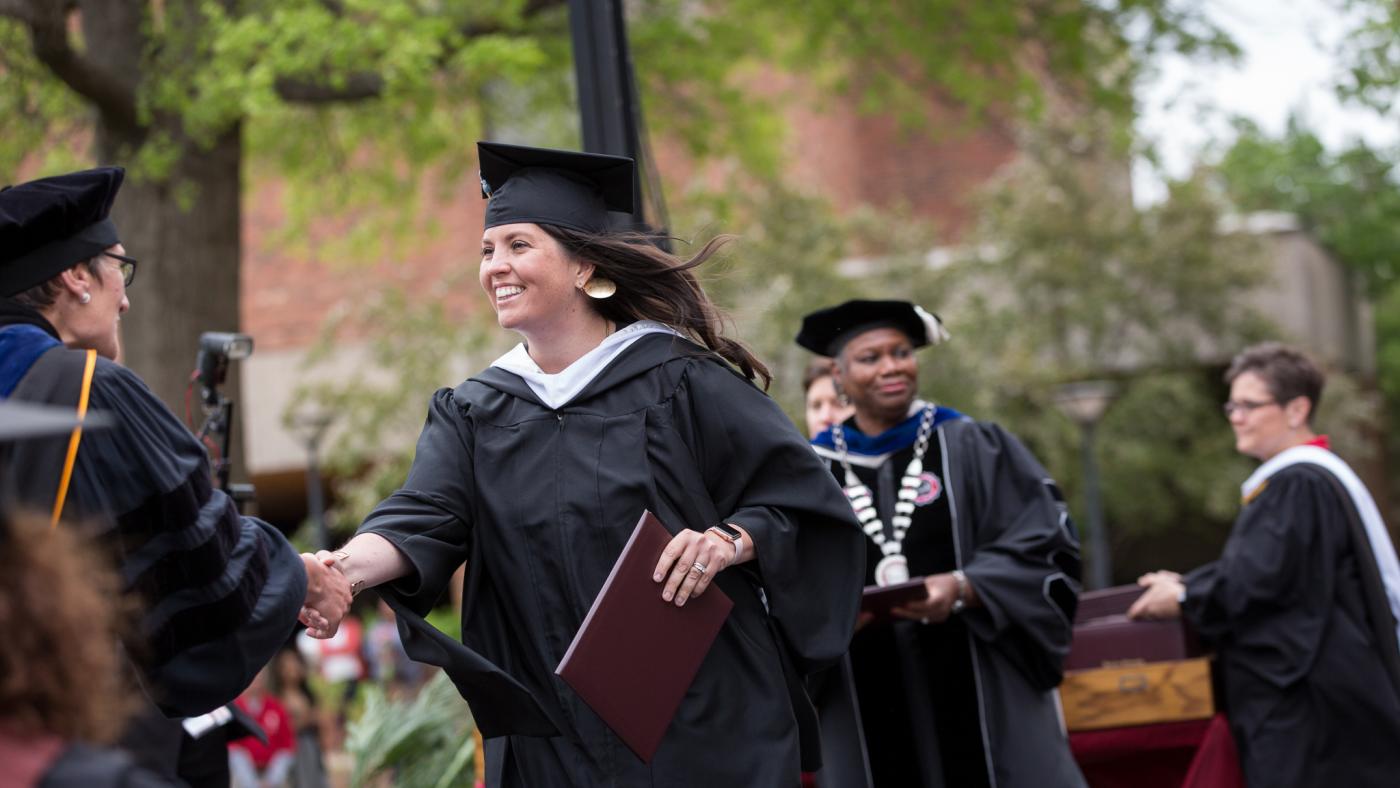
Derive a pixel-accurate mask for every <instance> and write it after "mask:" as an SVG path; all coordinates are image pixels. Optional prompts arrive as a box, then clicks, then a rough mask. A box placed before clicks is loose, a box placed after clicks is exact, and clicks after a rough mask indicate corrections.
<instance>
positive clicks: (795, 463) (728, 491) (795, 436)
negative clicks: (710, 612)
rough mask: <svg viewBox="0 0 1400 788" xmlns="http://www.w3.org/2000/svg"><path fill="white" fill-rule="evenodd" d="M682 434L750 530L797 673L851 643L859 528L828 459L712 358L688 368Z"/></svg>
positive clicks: (726, 513)
mask: <svg viewBox="0 0 1400 788" xmlns="http://www.w3.org/2000/svg"><path fill="white" fill-rule="evenodd" d="M687 382H688V388H689V397H688V398H687V400H686V403H687V405H688V407H689V411H690V412H689V414H688V418H687V419H684V420H678V421H683V424H684V426H685V428H686V429H687V430H688V432H689V435H687V436H685V437H686V439H687V443H688V444H689V445H690V447H691V450H692V451H693V452H695V455H696V462H697V465H698V467H699V468H700V469H701V472H702V473H703V475H704V477H705V485H706V487H707V490H708V492H709V494H710V497H711V498H712V499H713V502H714V505H715V510H716V512H717V514H718V515H719V516H720V517H722V518H723V519H724V520H725V521H727V522H731V523H734V524H735V525H738V526H740V527H742V528H744V529H745V530H746V531H748V533H749V535H750V536H751V537H752V538H753V541H754V545H755V553H756V556H757V557H756V561H757V569H758V575H759V577H760V580H761V584H762V588H763V591H764V594H765V597H766V599H767V601H768V605H769V612H770V613H771V615H772V617H773V620H774V621H775V622H776V624H777V626H778V629H779V631H780V632H781V633H782V634H783V636H784V639H785V640H786V641H787V644H788V646H789V647H790V649H791V654H792V656H793V657H794V658H795V660H796V662H797V665H798V668H799V670H800V671H801V672H803V673H810V672H812V671H813V670H816V669H818V668H821V667H825V666H826V665H829V664H831V663H833V662H834V661H835V660H837V659H839V658H840V656H841V655H842V654H844V653H845V652H846V650H847V648H849V646H850V640H851V635H852V633H853V632H854V627H855V620H856V615H857V613H858V612H859V610H860V595H861V590H862V587H863V584H864V579H865V535H864V533H863V532H862V531H861V530H860V527H859V525H858V524H857V522H856V519H855V515H854V513H853V512H852V510H851V505H850V504H849V503H848V502H847V501H846V497H845V495H844V494H843V493H842V492H841V488H840V487H839V486H838V485H837V484H836V481H835V479H834V478H832V476H831V472H830V471H829V470H827V468H826V465H825V463H823V462H822V461H821V459H820V458H819V457H818V456H817V455H816V453H815V452H814V451H812V447H811V446H810V445H809V444H808V443H807V441H806V440H805V439H804V438H803V437H802V435H801V434H800V433H798V431H797V428H796V427H795V426H794V425H793V423H792V421H791V420H790V419H788V417H787V415H786V414H784V413H783V412H782V410H781V409H780V408H779V407H778V405H777V404H776V403H775V402H773V400H771V399H769V398H768V396H767V395H765V394H764V393H763V392H762V391H760V390H759V389H758V388H757V387H755V386H754V385H753V384H752V383H750V382H749V381H747V380H744V379H743V378H741V377H739V376H738V375H737V374H735V373H734V372H733V371H731V370H730V369H728V368H727V367H725V366H723V365H722V364H720V363H719V362H717V361H713V360H694V361H692V362H691V363H690V365H689V369H688V371H687Z"/></svg>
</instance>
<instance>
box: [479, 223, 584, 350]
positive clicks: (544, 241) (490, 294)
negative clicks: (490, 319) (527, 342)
mask: <svg viewBox="0 0 1400 788" xmlns="http://www.w3.org/2000/svg"><path fill="white" fill-rule="evenodd" d="M480 277H481V279H480V281H481V289H482V291H483V292H485V293H486V297H487V298H488V299H489V300H490V302H491V306H492V307H494V308H495V310H496V321H497V323H499V324H500V326H501V328H508V329H511V330H513V331H519V332H521V333H522V334H525V335H526V336H527V337H528V336H529V335H530V334H531V333H532V332H537V331H541V330H544V331H550V330H552V329H551V328H550V326H552V325H554V324H556V323H557V322H558V321H559V320H560V319H561V317H563V316H566V315H568V314H570V306H571V305H576V302H577V301H578V299H580V298H585V297H584V296H583V295H582V294H581V293H580V292H579V290H578V288H577V287H576V285H575V283H576V281H577V280H578V279H579V277H580V270H579V264H578V263H576V262H574V261H573V260H572V259H571V258H569V257H568V256H567V255H566V254H565V252H564V249H563V247H561V246H560V245H559V242H558V241H555V240H554V239H553V238H551V237H550V236H549V234H548V233H546V232H545V231H544V230H543V229H542V228H541V227H539V226H538V225H534V224H524V223H522V224H507V225H501V226H499V227H490V228H487V229H486V230H485V231H484V232H483V233H482V237H481V272H480ZM585 300H586V298H585Z"/></svg>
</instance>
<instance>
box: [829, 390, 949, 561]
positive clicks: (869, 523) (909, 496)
mask: <svg viewBox="0 0 1400 788" xmlns="http://www.w3.org/2000/svg"><path fill="white" fill-rule="evenodd" d="M934 411H935V408H934V406H933V405H932V404H929V405H926V406H925V407H924V413H923V418H922V419H920V420H919V432H918V436H917V437H916V438H915V439H914V457H913V458H912V459H911V460H909V465H908V467H906V468H905V469H904V478H902V479H900V481H899V494H898V500H896V501H895V504H894V517H891V518H890V525H891V526H892V531H893V537H890V536H886V535H885V523H884V522H883V521H882V520H881V519H880V515H879V513H878V512H877V511H876V509H875V494H874V492H872V491H871V489H870V488H869V487H867V486H865V485H864V484H863V483H861V480H860V479H859V478H858V477H857V476H856V474H855V471H853V470H851V463H850V460H849V456H850V455H849V452H848V451H847V449H846V431H845V429H844V428H843V427H842V426H841V425H840V424H837V425H834V426H833V428H832V430H831V439H832V442H833V443H835V444H836V450H837V451H838V452H840V454H841V467H842V468H843V469H844V470H845V471H846V486H845V491H846V498H848V499H849V500H850V502H851V508H852V509H854V510H855V512H856V519H858V520H860V527H861V528H862V529H864V530H865V533H866V535H867V536H869V537H870V539H871V541H873V542H874V543H875V544H876V545H877V546H879V548H880V552H882V553H883V554H884V557H883V558H881V559H880V563H878V564H876V565H875V584H876V585H879V586H888V585H894V584H896V583H903V582H906V581H908V580H909V561H908V559H906V558H905V557H904V535H905V534H906V533H908V532H909V524H910V523H911V522H912V521H913V520H912V518H913V515H914V499H915V498H917V497H918V496H919V486H920V485H921V484H922V483H923V480H922V479H921V478H920V476H921V475H922V474H923V472H924V453H925V452H926V451H928V442H929V437H930V436H932V434H933V416H934Z"/></svg>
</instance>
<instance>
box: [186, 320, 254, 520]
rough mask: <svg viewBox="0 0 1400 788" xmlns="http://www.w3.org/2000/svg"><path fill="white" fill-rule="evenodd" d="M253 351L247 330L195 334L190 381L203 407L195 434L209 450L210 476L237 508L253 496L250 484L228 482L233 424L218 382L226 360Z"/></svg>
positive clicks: (229, 404)
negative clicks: (195, 352) (196, 349)
mask: <svg viewBox="0 0 1400 788" xmlns="http://www.w3.org/2000/svg"><path fill="white" fill-rule="evenodd" d="M251 355H253V338H252V337H250V336H248V335H247V334H233V333H227V332H222V331H206V332H204V333H203V334H200V335H199V353H198V355H196V356H195V370H194V373H193V374H192V375H191V376H190V378H191V379H190V385H191V386H193V385H194V384H195V383H196V382H197V383H199V390H200V392H199V393H200V402H201V403H202V405H203V409H204V424H203V426H201V427H200V428H199V431H198V432H197V433H196V435H197V436H198V437H199V440H200V442H201V443H203V444H204V446H205V448H206V449H207V450H208V451H209V454H210V462H211V463H212V465H213V471H214V478H215V479H216V480H217V482H218V485H219V489H221V490H223V491H224V492H226V493H228V494H229V495H230V496H232V497H233V499H234V501H235V502H236V503H238V504H239V508H240V509H241V508H242V505H243V504H244V503H246V502H248V501H251V500H252V498H253V486H252V485H251V484H233V485H230V484H229V479H228V477H229V468H230V465H231V463H230V460H229V448H230V444H231V434H230V432H231V431H230V427H231V426H232V425H233V401H232V400H230V399H229V398H228V397H225V396H224V395H223V393H222V392H221V391H219V386H221V385H223V384H224V382H225V381H226V380H227V379H228V365H229V362H230V361H241V360H243V359H245V358H248V357H249V356H251Z"/></svg>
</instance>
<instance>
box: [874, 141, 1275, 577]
mask: <svg viewBox="0 0 1400 788" xmlns="http://www.w3.org/2000/svg"><path fill="white" fill-rule="evenodd" d="M1033 149H1035V150H1039V151H1040V152H1041V153H1042V154H1043V155H1040V156H1037V157H1030V158H1027V159H1026V160H1025V161H1023V162H1022V163H1021V164H1020V165H1019V167H1018V168H1017V169H1015V170H1013V171H1012V172H1009V173H1007V176H1006V177H1005V178H1004V180H1003V181H1002V182H1001V183H999V184H997V185H995V186H993V188H991V189H990V190H989V192H988V193H987V194H986V195H985V197H984V200H983V209H982V224H981V225H980V227H979V228H978V231H977V232H976V234H975V235H974V236H973V237H972V238H970V239H969V241H968V243H967V244H965V245H964V247H963V249H962V250H960V251H958V252H955V253H953V254H949V255H945V256H937V255H936V256H935V259H934V262H935V263H936V266H935V267H933V268H932V269H931V268H930V265H929V260H928V259H927V258H926V259H923V260H917V259H914V258H912V257H907V258H906V259H909V260H911V261H912V262H913V263H914V267H913V268H908V269H905V270H903V271H900V270H898V269H897V268H896V269H893V270H892V271H891V273H892V274H894V276H892V277H891V278H889V279H887V280H886V281H885V282H883V283H882V284H881V285H880V287H881V289H883V291H884V292H898V293H903V294H908V296H910V297H913V298H916V299H918V300H919V301H920V302H922V303H924V304H926V305H927V306H928V307H929V308H930V309H932V310H934V311H937V312H938V313H939V314H940V315H941V316H942V317H943V318H944V319H945V321H946V322H947V324H948V326H949V330H950V332H951V333H952V335H953V339H952V341H951V342H949V343H948V344H947V345H946V346H940V347H937V348H933V349H932V350H929V351H925V353H924V358H923V359H922V361H921V364H922V370H923V376H924V378H925V381H924V385H923V388H924V390H925V393H926V395H933V396H936V397H937V398H938V400H939V401H941V402H944V403H946V404H949V405H951V406H953V407H955V408H958V409H960V410H963V411H965V412H967V413H969V414H971V415H973V416H974V417H976V418H979V419H986V420H992V421H997V422H1000V423H1002V424H1003V425H1005V426H1006V427H1008V428H1009V429H1011V430H1012V431H1013V432H1015V433H1016V434H1017V435H1019V436H1020V437H1021V438H1022V439H1023V440H1024V441H1025V442H1026V443H1027V444H1028V445H1029V446H1030V447H1031V448H1032V450H1033V451H1034V452H1035V453H1036V455H1037V456H1038V457H1039V458H1040V459H1041V461H1042V462H1043V463H1044V464H1045V465H1046V467H1047V468H1049V469H1050V470H1051V472H1052V473H1053V474H1054V476H1055V478H1056V479H1057V480H1058V481H1059V482H1060V483H1061V485H1062V487H1063V488H1064V489H1065V490H1066V493H1067V494H1068V495H1069V496H1070V499H1071V503H1072V510H1073V511H1074V513H1075V514H1076V515H1077V516H1078V517H1079V518H1080V520H1081V522H1082V520H1083V512H1084V508H1083V501H1082V499H1081V498H1080V496H1081V494H1082V489H1083V484H1082V482H1083V479H1082V476H1081V471H1082V468H1081V463H1080V453H1079V448H1080V442H1081V436H1080V433H1079V430H1078V428H1077V427H1076V426H1075V425H1074V424H1073V423H1071V422H1070V421H1069V419H1068V418H1067V417H1065V416H1064V415H1063V414H1061V413H1060V412H1059V411H1058V409H1057V408H1056V407H1055V405H1054V394H1055V391H1056V388H1057V386H1059V385H1060V384H1063V383H1066V382H1070V381H1075V380H1082V379H1086V378H1103V377H1108V378H1110V379H1115V380H1116V381H1117V383H1118V387H1119V394H1118V398H1117V399H1116V401H1115V402H1114V403H1113V404H1112V405H1111V406H1110V408H1109V410H1108V411H1107V414H1106V415H1105V417H1104V420H1103V422H1102V423H1101V424H1100V425H1099V427H1098V429H1097V443H1096V447H1097V454H1098V459H1099V464H1100V468H1101V472H1102V477H1103V478H1102V488H1103V490H1104V508H1105V517H1106V521H1107V523H1108V524H1109V529H1110V535H1111V538H1112V548H1113V551H1114V554H1115V571H1116V573H1117V580H1119V581H1124V582H1126V581H1129V580H1131V579H1132V578H1133V577H1134V576H1135V575H1136V573H1137V572H1139V571H1142V570H1146V569H1152V568H1160V567H1161V566H1163V565H1164V563H1163V562H1168V561H1169V562H1170V565H1172V566H1174V567H1177V568H1182V567H1187V566H1191V565H1194V564H1196V563H1199V562H1202V561H1205V560H1208V559H1210V558H1212V557H1213V556H1214V554H1215V552H1217V551H1218V548H1219V546H1220V544H1221V543H1222V542H1223V539H1224V536H1225V533H1226V525H1227V524H1228V522H1229V520H1230V519H1231V518H1232V517H1233V516H1234V514H1235V513H1236V511H1237V506H1238V488H1237V487H1236V486H1234V485H1237V484H1238V481H1239V480H1240V479H1242V478H1243V477H1244V475H1246V473H1247V470H1246V468H1247V466H1246V464H1245V463H1244V461H1242V460H1241V459H1240V458H1239V457H1238V456H1237V455H1236V454H1235V453H1234V451H1233V442H1232V439H1231V436H1230V433H1229V430H1228V429H1227V427H1226V425H1225V423H1224V421H1223V419H1222V418H1221V416H1220V411H1219V403H1220V401H1221V399H1222V398H1223V393H1222V386H1221V385H1220V383H1219V382H1218V378H1216V375H1217V374H1218V369H1217V368H1213V367H1209V366H1207V367H1206V368H1204V369H1203V368H1202V365H1201V362H1200V359H1201V358H1202V356H1205V357H1215V358H1219V357H1221V356H1222V354H1223V355H1225V356H1228V354H1230V353H1232V352H1233V351H1234V350H1236V349H1238V348H1239V347H1240V346H1242V345H1244V344H1246V343H1247V342H1249V341H1251V340H1254V339H1258V338H1260V337H1263V336H1267V335H1268V333H1269V327H1268V324H1267V322H1266V321H1265V320H1263V319H1262V318H1261V317H1260V316H1258V315H1256V314H1254V313H1252V312H1250V311H1248V310H1247V309H1245V308H1243V307H1241V306H1239V304H1241V303H1243V302H1244V301H1245V299H1244V296H1245V294H1246V293H1247V292H1248V290H1249V289H1250V288H1251V287H1253V286H1254V285H1255V284H1257V283H1258V282H1259V281H1260V278H1261V275H1262V273H1263V269H1262V268H1261V264H1260V261H1259V256H1258V247H1257V245H1256V244H1255V242H1254V241H1253V240H1252V239H1249V238H1245V237H1239V236H1230V235H1222V234H1221V233H1220V232H1219V230H1218V225H1219V222H1220V218H1221V213H1222V207H1223V206H1221V205H1220V204H1219V201H1218V200H1216V199H1214V198H1213V197H1212V195H1211V194H1210V192H1209V190H1208V189H1206V188H1205V187H1204V186H1203V184H1202V183H1201V182H1199V181H1186V182H1180V183H1174V184H1171V187H1170V191H1169V196H1168V199H1167V200H1165V201H1164V202H1162V203H1161V204H1158V205H1156V206H1153V207H1151V208H1148V209H1145V210H1137V209H1134V208H1133V206H1132V205H1131V203H1130V202H1129V201H1127V200H1126V199H1124V198H1123V192H1122V191H1121V189H1119V188H1117V187H1115V183H1118V181H1117V176H1116V175H1115V174H1114V173H1113V171H1112V170H1111V169H1110V170H1109V171H1108V173H1107V175H1106V176H1105V172H1104V170H1102V169H1100V168H1099V167H1098V166H1097V165H1093V164H1092V163H1091V164H1090V166H1089V167H1087V169H1086V167H1085V163H1084V162H1082V161H1078V160H1076V158H1075V157H1071V156H1068V155H1066V154H1065V153H1064V151H1063V149H1060V148H1051V149H1043V148H1038V147H1034V146H1033Z"/></svg>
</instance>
